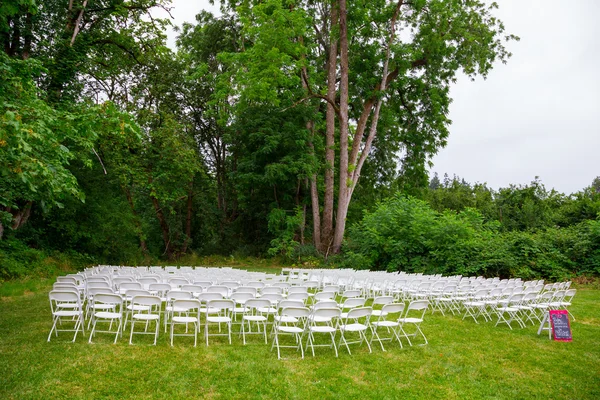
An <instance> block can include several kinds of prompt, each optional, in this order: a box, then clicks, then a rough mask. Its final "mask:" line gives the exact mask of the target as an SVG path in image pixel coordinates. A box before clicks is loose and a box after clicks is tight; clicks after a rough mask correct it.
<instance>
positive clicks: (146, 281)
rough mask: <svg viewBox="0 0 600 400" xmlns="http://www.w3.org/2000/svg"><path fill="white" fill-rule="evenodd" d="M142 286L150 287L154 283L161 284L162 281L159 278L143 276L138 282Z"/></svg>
mask: <svg viewBox="0 0 600 400" xmlns="http://www.w3.org/2000/svg"><path fill="white" fill-rule="evenodd" d="M137 281H138V282H139V283H141V284H142V285H150V284H152V283H160V279H159V278H158V277H157V276H142V277H141V278H138V280H137Z"/></svg>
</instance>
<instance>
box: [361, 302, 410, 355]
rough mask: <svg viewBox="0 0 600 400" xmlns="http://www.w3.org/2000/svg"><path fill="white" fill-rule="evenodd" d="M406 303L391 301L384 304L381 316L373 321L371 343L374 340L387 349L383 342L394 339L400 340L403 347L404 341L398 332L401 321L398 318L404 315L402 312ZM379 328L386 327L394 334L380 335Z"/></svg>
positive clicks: (371, 324)
mask: <svg viewBox="0 0 600 400" xmlns="http://www.w3.org/2000/svg"><path fill="white" fill-rule="evenodd" d="M404 307H405V306H404V303H389V304H384V306H383V308H382V309H381V312H380V313H379V318H378V319H377V321H371V323H370V326H371V340H370V342H369V344H371V343H373V340H375V341H377V342H379V345H380V346H381V350H383V351H385V348H384V347H383V342H384V341H386V340H389V341H393V340H394V339H396V340H398V344H399V345H400V348H402V347H403V346H402V341H401V340H400V336H399V333H398V330H399V327H400V323H399V322H398V320H399V319H400V318H401V317H402V313H403V312H404ZM379 328H384V329H386V330H387V331H388V332H391V333H392V336H389V337H381V336H380V335H379V332H378V330H379Z"/></svg>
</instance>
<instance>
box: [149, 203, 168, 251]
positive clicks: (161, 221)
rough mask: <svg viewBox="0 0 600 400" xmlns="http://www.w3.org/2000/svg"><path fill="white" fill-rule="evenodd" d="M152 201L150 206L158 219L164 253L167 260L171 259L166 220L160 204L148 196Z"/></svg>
mask: <svg viewBox="0 0 600 400" xmlns="http://www.w3.org/2000/svg"><path fill="white" fill-rule="evenodd" d="M150 199H151V200H152V205H153V206H154V211H155V212H156V218H157V219H158V223H159V224H160V230H161V231H162V237H163V242H164V243H165V252H164V254H166V255H167V258H168V259H169V260H172V259H173V246H171V239H170V230H169V224H168V223H167V219H166V218H165V215H164V213H163V212H162V208H160V204H158V199H157V198H156V197H154V196H150Z"/></svg>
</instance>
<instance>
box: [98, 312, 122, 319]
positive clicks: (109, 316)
mask: <svg viewBox="0 0 600 400" xmlns="http://www.w3.org/2000/svg"><path fill="white" fill-rule="evenodd" d="M94 316H96V318H105V319H118V318H121V314H120V313H116V312H107V311H100V312H97V313H95V314H94Z"/></svg>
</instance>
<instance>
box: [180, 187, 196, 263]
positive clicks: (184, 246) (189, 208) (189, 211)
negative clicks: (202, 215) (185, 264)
mask: <svg viewBox="0 0 600 400" xmlns="http://www.w3.org/2000/svg"><path fill="white" fill-rule="evenodd" d="M193 188H194V182H193V181H192V182H190V183H189V186H188V197H187V215H186V218H185V240H184V241H183V244H182V245H181V254H185V253H186V252H187V249H188V245H189V242H190V240H191V238H192V206H193V201H192V200H193V198H194V191H193Z"/></svg>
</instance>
